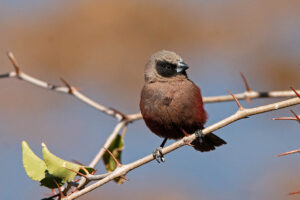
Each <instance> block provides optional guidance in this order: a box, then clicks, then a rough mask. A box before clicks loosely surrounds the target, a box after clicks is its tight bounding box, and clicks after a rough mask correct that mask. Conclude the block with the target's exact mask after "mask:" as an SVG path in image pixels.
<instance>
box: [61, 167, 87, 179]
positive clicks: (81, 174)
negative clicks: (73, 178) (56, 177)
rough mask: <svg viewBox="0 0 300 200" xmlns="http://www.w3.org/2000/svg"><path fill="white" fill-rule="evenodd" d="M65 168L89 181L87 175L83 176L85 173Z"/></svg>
mask: <svg viewBox="0 0 300 200" xmlns="http://www.w3.org/2000/svg"><path fill="white" fill-rule="evenodd" d="M63 167H64V168H66V169H68V170H70V171H72V172H74V173H76V174H78V175H80V176H83V177H84V178H86V179H87V176H86V175H85V174H83V173H81V172H79V171H78V172H77V171H75V170H74V169H71V168H68V167H66V166H63Z"/></svg>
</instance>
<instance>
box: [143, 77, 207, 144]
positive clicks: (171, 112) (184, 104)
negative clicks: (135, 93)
mask: <svg viewBox="0 0 300 200" xmlns="http://www.w3.org/2000/svg"><path fill="white" fill-rule="evenodd" d="M140 109H141V113H142V115H143V118H144V120H145V123H146V125H147V126H148V127H149V128H150V130H151V131H152V132H154V133H155V134H157V135H158V136H161V137H167V138H171V139H179V138H182V137H184V133H183V132H182V129H183V130H185V131H186V132H187V133H193V132H194V131H196V130H197V129H200V128H203V124H204V123H205V122H206V112H205V110H204V109H203V103H202V97H201V93H200V89H199V88H198V87H197V86H196V85H195V84H194V83H193V82H192V81H190V80H188V79H185V80H178V81H169V82H154V83H146V84H145V85H144V88H143V90H142V94H141V101H140Z"/></svg>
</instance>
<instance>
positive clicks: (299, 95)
mask: <svg viewBox="0 0 300 200" xmlns="http://www.w3.org/2000/svg"><path fill="white" fill-rule="evenodd" d="M290 88H291V89H292V90H293V91H294V92H295V94H296V95H297V96H298V97H299V98H300V94H299V93H298V92H297V91H296V90H295V89H294V88H293V87H290Z"/></svg>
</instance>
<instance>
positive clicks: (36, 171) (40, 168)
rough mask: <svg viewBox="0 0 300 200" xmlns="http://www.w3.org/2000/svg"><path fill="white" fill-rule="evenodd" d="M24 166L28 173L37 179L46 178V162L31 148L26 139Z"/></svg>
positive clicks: (23, 148)
mask: <svg viewBox="0 0 300 200" xmlns="http://www.w3.org/2000/svg"><path fill="white" fill-rule="evenodd" d="M22 152H23V166H24V169H25V171H26V173H27V175H28V176H29V177H30V178H31V179H32V180H35V181H41V180H42V179H43V178H45V177H46V176H45V171H46V169H47V167H46V164H45V162H44V161H43V160H41V159H40V158H39V157H38V156H37V155H35V153H33V151H32V150H31V149H30V147H29V145H28V144H27V142H26V141H22Z"/></svg>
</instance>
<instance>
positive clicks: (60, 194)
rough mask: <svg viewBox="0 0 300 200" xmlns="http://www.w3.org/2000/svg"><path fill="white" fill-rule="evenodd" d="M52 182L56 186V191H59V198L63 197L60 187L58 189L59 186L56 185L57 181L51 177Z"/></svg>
mask: <svg viewBox="0 0 300 200" xmlns="http://www.w3.org/2000/svg"><path fill="white" fill-rule="evenodd" d="M53 182H54V183H55V185H56V186H57V189H58V191H59V196H60V198H64V197H65V195H64V194H63V193H62V191H61V189H60V186H59V185H58V183H57V182H56V180H55V179H53Z"/></svg>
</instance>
